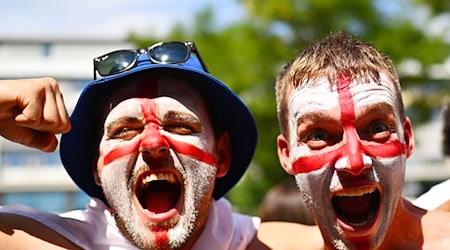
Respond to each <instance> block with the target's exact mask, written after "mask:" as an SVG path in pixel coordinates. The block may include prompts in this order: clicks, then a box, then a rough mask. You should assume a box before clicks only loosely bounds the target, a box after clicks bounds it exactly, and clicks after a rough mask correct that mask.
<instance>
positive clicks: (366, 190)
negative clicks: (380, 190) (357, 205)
mask: <svg viewBox="0 0 450 250" xmlns="http://www.w3.org/2000/svg"><path fill="white" fill-rule="evenodd" d="M373 191H375V188H374V187H367V188H360V189H353V190H346V191H343V192H340V193H337V194H336V196H361V195H364V194H369V193H372V192H373Z"/></svg>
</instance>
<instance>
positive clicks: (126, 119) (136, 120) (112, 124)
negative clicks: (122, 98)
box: [106, 117, 142, 131]
mask: <svg viewBox="0 0 450 250" xmlns="http://www.w3.org/2000/svg"><path fill="white" fill-rule="evenodd" d="M141 122H142V120H141V119H139V118H137V117H120V118H119V119H117V120H114V121H112V122H110V123H109V124H107V126H106V131H111V129H113V128H114V127H117V126H119V125H120V124H124V123H125V124H134V123H141Z"/></svg>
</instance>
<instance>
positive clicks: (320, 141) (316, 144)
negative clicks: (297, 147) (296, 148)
mask: <svg viewBox="0 0 450 250" xmlns="http://www.w3.org/2000/svg"><path fill="white" fill-rule="evenodd" d="M333 140H334V137H333V136H332V135H331V134H330V133H328V132H327V131H326V130H324V129H314V130H312V131H310V132H309V133H307V134H306V136H305V137H302V138H301V141H302V142H303V143H306V144H307V145H308V147H310V148H311V149H322V148H324V147H326V146H328V145H329V144H332V143H333Z"/></svg>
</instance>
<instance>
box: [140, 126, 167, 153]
mask: <svg viewBox="0 0 450 250" xmlns="http://www.w3.org/2000/svg"><path fill="white" fill-rule="evenodd" d="M139 151H140V152H141V153H143V154H146V155H147V156H150V157H152V158H159V157H163V156H166V155H167V154H169V142H168V141H167V139H166V138H165V137H164V136H163V135H162V134H161V132H160V131H159V127H158V126H157V125H151V124H149V126H148V127H147V128H146V129H145V132H144V134H143V138H142V140H141V144H140V147H139Z"/></svg>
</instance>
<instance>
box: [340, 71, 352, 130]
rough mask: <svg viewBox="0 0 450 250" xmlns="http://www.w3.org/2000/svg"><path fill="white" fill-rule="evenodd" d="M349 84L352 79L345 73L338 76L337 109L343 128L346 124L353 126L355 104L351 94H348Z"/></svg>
mask: <svg viewBox="0 0 450 250" xmlns="http://www.w3.org/2000/svg"><path fill="white" fill-rule="evenodd" d="M351 83H352V78H351V76H350V75H348V74H347V73H342V74H340V75H339V76H338V83H337V84H338V86H337V89H338V93H339V107H340V109H341V120H342V123H343V124H344V126H345V125H346V124H348V123H351V124H354V121H355V104H354V103H353V97H352V93H351V92H350V84H351Z"/></svg>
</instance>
